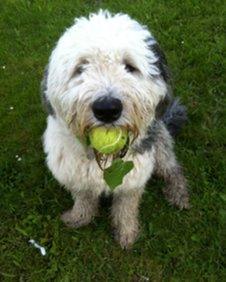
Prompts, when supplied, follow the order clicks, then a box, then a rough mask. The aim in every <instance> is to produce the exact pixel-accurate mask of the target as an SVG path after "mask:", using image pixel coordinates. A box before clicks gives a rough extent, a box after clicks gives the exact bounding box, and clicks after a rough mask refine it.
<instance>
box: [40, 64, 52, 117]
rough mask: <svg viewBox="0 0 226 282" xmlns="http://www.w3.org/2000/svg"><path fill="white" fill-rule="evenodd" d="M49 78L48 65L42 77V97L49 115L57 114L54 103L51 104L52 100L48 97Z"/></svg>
mask: <svg viewBox="0 0 226 282" xmlns="http://www.w3.org/2000/svg"><path fill="white" fill-rule="evenodd" d="M47 78H48V66H46V67H45V71H44V75H43V79H42V82H41V99H42V104H43V106H44V108H45V110H46V112H47V113H48V114H49V115H52V116H55V111H54V109H53V107H52V105H51V104H50V101H49V100H48V98H47V97H46V89H47Z"/></svg>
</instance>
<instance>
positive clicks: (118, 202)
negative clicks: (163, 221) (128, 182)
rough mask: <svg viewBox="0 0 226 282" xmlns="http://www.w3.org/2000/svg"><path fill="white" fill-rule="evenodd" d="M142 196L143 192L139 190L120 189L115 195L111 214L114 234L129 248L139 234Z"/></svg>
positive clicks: (124, 246) (121, 243) (123, 246)
mask: <svg viewBox="0 0 226 282" xmlns="http://www.w3.org/2000/svg"><path fill="white" fill-rule="evenodd" d="M140 198H141V193H140V192H138V191H132V192H130V191H128V192H124V191H120V192H118V193H115V194H114V195H113V204H112V210H111V215H112V225H113V228H114V235H115V239H116V240H117V241H118V242H119V243H120V245H121V247H122V248H124V249H128V248H129V247H130V246H131V245H132V244H133V243H134V241H135V240H136V238H137V235H138V231H139V223H138V207H139V200H140Z"/></svg>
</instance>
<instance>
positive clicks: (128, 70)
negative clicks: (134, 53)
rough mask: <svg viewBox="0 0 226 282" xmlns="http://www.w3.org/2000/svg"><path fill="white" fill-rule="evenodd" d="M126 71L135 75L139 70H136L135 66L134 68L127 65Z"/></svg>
mask: <svg viewBox="0 0 226 282" xmlns="http://www.w3.org/2000/svg"><path fill="white" fill-rule="evenodd" d="M125 69H126V71H127V72H129V73H134V72H137V71H138V69H136V68H135V67H134V66H132V65H131V64H125Z"/></svg>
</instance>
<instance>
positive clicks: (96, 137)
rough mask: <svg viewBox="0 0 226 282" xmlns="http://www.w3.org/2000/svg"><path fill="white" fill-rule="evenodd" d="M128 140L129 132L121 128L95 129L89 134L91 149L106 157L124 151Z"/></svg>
mask: <svg viewBox="0 0 226 282" xmlns="http://www.w3.org/2000/svg"><path fill="white" fill-rule="evenodd" d="M127 139H128V133H127V130H126V129H124V128H121V127H111V128H106V127H101V126H100V127H95V128H93V129H91V131H90V132H89V141H90V144H91V147H92V148H94V149H96V150H97V151H98V152H100V153H102V154H106V155H110V154H114V153H117V152H119V151H120V150H122V149H123V147H124V146H125V145H126V142H127Z"/></svg>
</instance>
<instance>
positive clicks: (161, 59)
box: [149, 42, 170, 83]
mask: <svg viewBox="0 0 226 282" xmlns="http://www.w3.org/2000/svg"><path fill="white" fill-rule="evenodd" d="M149 48H150V49H151V50H152V52H153V53H154V55H155V56H156V58H157V61H156V63H155V66H156V67H157V68H158V69H159V72H160V75H161V77H162V78H163V79H164V81H165V82H166V83H168V82H169V79H170V73H169V68H168V63H167V59H166V56H165V54H164V53H163V51H162V49H161V48H160V46H159V44H158V43H157V42H156V43H154V44H152V45H150V46H149Z"/></svg>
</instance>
